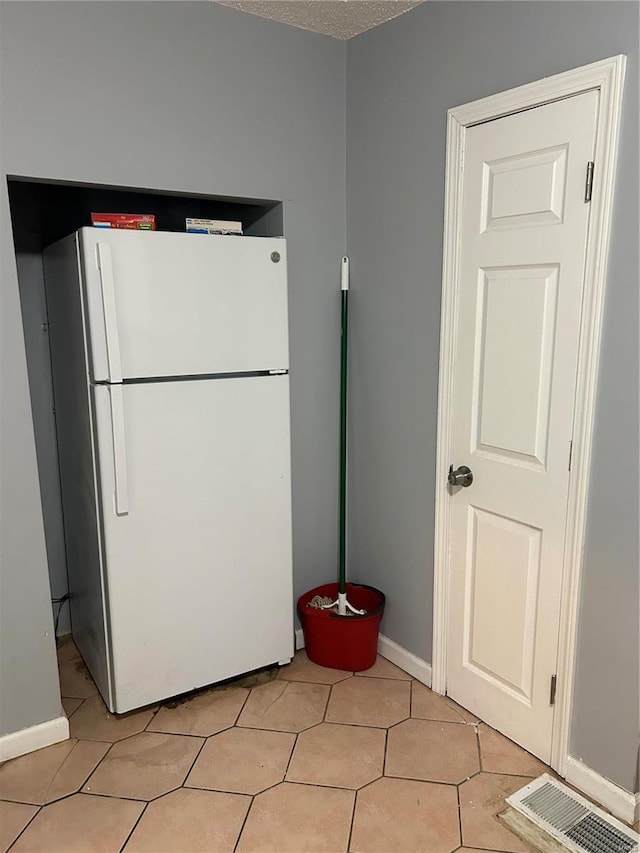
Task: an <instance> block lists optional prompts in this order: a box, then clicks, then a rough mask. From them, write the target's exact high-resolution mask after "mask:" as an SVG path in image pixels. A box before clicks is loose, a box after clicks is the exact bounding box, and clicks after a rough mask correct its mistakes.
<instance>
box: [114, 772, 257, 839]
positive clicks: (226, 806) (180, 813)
mask: <svg viewBox="0 0 640 853" xmlns="http://www.w3.org/2000/svg"><path fill="white" fill-rule="evenodd" d="M250 804H251V799H250V798H249V797H243V796H241V795H240V794H220V793H218V792H217V791H187V790H186V789H184V788H181V789H180V790H179V791H173V792H172V793H171V794H166V795H165V796H164V797H160V799H158V800H154V802H152V803H149V805H148V806H147V808H146V811H145V813H144V815H143V817H142V819H141V820H140V823H139V824H138V825H137V826H136V828H135V830H134V832H133V835H132V836H131V838H130V839H129V842H128V844H127V846H126V847H125V848H124V849H125V851H126V853H158V851H159V850H161V851H162V853H185V851H186V850H188V851H189V853H200V851H202V853H210V851H214V850H215V851H216V853H223V851H229V853H232V851H233V849H234V847H235V843H236V841H237V840H238V836H239V835H240V830H241V829H242V823H243V821H244V819H245V817H246V814H247V811H248V810H249V806H250Z"/></svg>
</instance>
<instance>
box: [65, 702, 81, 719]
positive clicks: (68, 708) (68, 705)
mask: <svg viewBox="0 0 640 853" xmlns="http://www.w3.org/2000/svg"><path fill="white" fill-rule="evenodd" d="M83 702H84V699H65V698H64V697H63V699H62V709H63V711H64V713H65V714H66V717H67V719H69V717H70V716H71V715H72V714H73V713H74V712H75V711H77V710H78V708H79V707H80V705H82V703H83Z"/></svg>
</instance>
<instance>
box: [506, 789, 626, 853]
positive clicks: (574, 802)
mask: <svg viewBox="0 0 640 853" xmlns="http://www.w3.org/2000/svg"><path fill="white" fill-rule="evenodd" d="M507 803H508V804H509V805H510V806H511V807H512V808H513V809H515V810H516V811H517V812H520V814H522V815H524V816H525V817H526V818H528V819H529V820H530V821H532V823H534V824H535V825H536V826H538V827H539V828H540V829H542V830H543V831H544V832H546V833H548V834H549V835H551V836H552V837H553V838H555V839H556V840H557V841H559V842H560V844H562V845H563V846H564V847H565V848H567V849H568V850H572V851H574V853H640V836H638V835H637V834H636V833H635V832H633V830H631V829H628V827H626V826H625V825H624V824H623V823H620V821H618V820H616V819H615V818H613V817H611V815H608V814H606V812H603V811H602V810H601V809H599V808H597V807H596V806H594V805H593V804H592V803H590V802H589V801H588V800H585V799H584V798H583V797H581V796H580V795H579V794H576V793H574V792H573V791H572V790H571V789H570V788H567V786H566V785H563V784H562V783H561V782H558V781H557V780H555V779H552V778H551V777H550V776H548V775H547V774H546V773H545V774H544V775H543V776H541V777H540V778H539V779H536V780H535V781H534V782H531V783H530V784H529V785H526V786H525V787H524V788H521V789H520V790H519V791H516V793H515V794H512V795H511V796H510V797H508V798H507Z"/></svg>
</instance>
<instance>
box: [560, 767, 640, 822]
mask: <svg viewBox="0 0 640 853" xmlns="http://www.w3.org/2000/svg"><path fill="white" fill-rule="evenodd" d="M566 780H567V782H570V783H571V784H572V785H575V787H576V788H578V789H579V790H580V791H582V792H583V793H584V794H586V795H587V797H591V799H592V800H595V801H596V803H598V805H600V806H602V807H603V808H604V809H606V810H607V811H609V812H611V814H612V815H614V816H615V817H617V818H619V819H620V820H623V821H624V822H625V823H629V824H631V823H633V822H634V820H636V817H635V815H636V812H637V808H638V795H637V794H632V793H631V792H630V791H625V789H624V788H620V787H619V786H618V785H616V784H614V783H613V782H610V781H609V780H608V779H605V778H604V776H600V774H599V773H596V772H595V770H592V769H591V768H590V767H587V765H586V764H583V763H582V761H579V760H578V759H577V758H574V757H573V756H572V755H569V756H567V764H566Z"/></svg>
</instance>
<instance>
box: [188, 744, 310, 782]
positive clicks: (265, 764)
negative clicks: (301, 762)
mask: <svg viewBox="0 0 640 853" xmlns="http://www.w3.org/2000/svg"><path fill="white" fill-rule="evenodd" d="M295 740H296V736H295V735H294V734H289V733H288V732H271V731H269V732H266V731H258V730H256V729H238V728H234V729H229V730H228V731H226V732H222V733H221V734H219V735H216V736H215V737H212V738H209V740H208V741H207V742H206V743H205V745H204V747H203V749H202V752H201V753H200V755H199V756H198V760H197V761H196V763H195V764H194V765H193V769H192V771H191V773H190V774H189V777H188V779H187V781H186V782H185V785H186V786H188V787H193V788H210V789H212V790H217V791H232V792H234V793H238V794H257V793H258V792H260V791H264V790H265V789H266V788H270V787H271V786H272V785H277V783H278V782H282V780H283V779H284V774H285V772H286V769H287V764H288V762H289V758H290V757H291V750H292V749H293V745H294V743H295Z"/></svg>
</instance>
